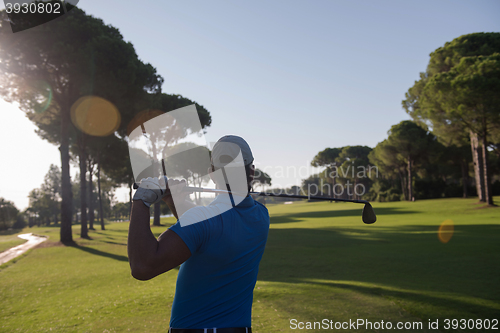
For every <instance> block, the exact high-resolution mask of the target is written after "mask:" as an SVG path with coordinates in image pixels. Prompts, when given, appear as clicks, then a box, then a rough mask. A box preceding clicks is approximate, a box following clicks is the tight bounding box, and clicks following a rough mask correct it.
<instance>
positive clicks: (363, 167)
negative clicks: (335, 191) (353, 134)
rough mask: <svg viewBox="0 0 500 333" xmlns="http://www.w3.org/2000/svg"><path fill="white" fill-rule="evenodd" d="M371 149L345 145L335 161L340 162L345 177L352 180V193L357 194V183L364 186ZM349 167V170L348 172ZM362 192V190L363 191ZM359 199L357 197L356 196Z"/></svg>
mask: <svg viewBox="0 0 500 333" xmlns="http://www.w3.org/2000/svg"><path fill="white" fill-rule="evenodd" d="M371 151H372V149H371V148H370V147H367V146H346V147H343V148H342V151H341V152H340V154H339V156H338V157H337V161H338V162H339V164H341V165H340V166H341V168H342V170H343V173H345V178H347V179H349V180H351V181H353V195H354V196H355V197H357V196H358V193H357V185H358V184H361V186H363V187H365V189H366V186H367V185H368V184H366V182H367V180H368V179H369V178H367V169H368V167H369V163H370V162H369V159H368V154H369V153H370V152H371ZM349 169H351V170H350V172H349ZM363 183H365V184H363ZM363 193H364V191H363ZM358 199H359V198H358Z"/></svg>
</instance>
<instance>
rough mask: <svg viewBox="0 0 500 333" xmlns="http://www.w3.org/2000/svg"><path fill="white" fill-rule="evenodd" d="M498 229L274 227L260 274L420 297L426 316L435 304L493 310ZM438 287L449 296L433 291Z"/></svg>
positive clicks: (497, 292) (498, 292)
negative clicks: (443, 234) (447, 233)
mask: <svg viewBox="0 0 500 333" xmlns="http://www.w3.org/2000/svg"><path fill="white" fill-rule="evenodd" d="M331 213H334V212H331ZM499 234H500V225H457V226H455V232H454V234H453V236H452V238H451V240H450V241H449V242H448V243H446V244H443V243H441V242H440V241H439V240H438V230H437V226H420V225H410V226H395V227H380V228H371V227H369V228H368V227H359V228H335V227H332V228H322V229H304V228H300V229H295V228H290V229H271V230H270V232H269V239H268V243H267V246H266V250H265V252H264V256H263V258H262V261H261V264H260V270H259V277H258V279H259V280H260V281H271V282H284V283H293V284H295V283H305V282H304V281H312V282H307V283H311V284H318V285H324V286H327V287H328V286H331V287H332V288H333V287H340V288H345V289H349V288H350V289H352V290H355V291H359V292H363V293H375V294H379V295H384V296H388V297H394V298H395V299H397V300H398V301H401V302H405V301H408V302H412V304H413V305H412V307H413V308H414V309H415V308H419V306H418V305H415V304H420V303H423V304H425V305H424V306H423V307H421V308H422V309H420V310H418V311H423V313H420V315H425V316H426V317H427V318H433V317H435V316H436V315H437V314H435V313H431V312H430V311H432V309H435V308H433V306H438V307H440V308H441V309H446V308H448V309H451V310H450V311H452V310H453V311H456V313H462V314H467V313H471V314H475V315H479V314H483V315H484V316H486V315H489V316H490V317H491V316H492V315H494V314H495V311H496V312H497V313H498V311H499V307H498V306H497V308H496V309H493V308H492V307H490V304H491V303H492V302H495V303H496V304H500V289H498V276H500V265H498V262H500V243H499V242H498V235H499ZM316 281H319V282H316ZM338 281H353V282H354V281H356V282H361V283H367V284H375V285H381V286H387V289H380V288H376V287H373V288H371V287H364V286H353V285H351V284H349V283H346V284H342V283H340V284H339V283H338ZM353 284H355V283H353ZM395 290H399V291H395ZM325 292H328V291H325ZM332 292H334V289H332ZM438 293H441V294H442V295H445V294H446V295H447V296H446V297H444V296H443V297H442V298H441V297H439V296H434V295H431V294H438ZM450 295H453V296H450ZM472 298H474V299H476V300H477V302H476V301H474V302H473V303H471V301H470V300H471V299H472ZM483 300H484V301H483ZM429 304H430V306H429ZM418 311H417V312H418ZM426 311H427V312H426ZM460 311H462V312H460Z"/></svg>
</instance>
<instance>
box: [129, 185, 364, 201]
mask: <svg viewBox="0 0 500 333" xmlns="http://www.w3.org/2000/svg"><path fill="white" fill-rule="evenodd" d="M138 187H139V185H138V184H137V183H134V189H137V188H138ZM185 189H186V191H188V192H203V193H219V194H222V193H231V192H229V191H226V190H219V189H212V188H204V187H193V186H186V188H185ZM250 194H252V195H258V196H262V197H275V198H290V199H307V200H324V201H337V202H353V203H360V204H367V203H368V201H366V200H351V199H338V198H331V197H321V196H316V195H296V194H286V193H280V194H275V193H268V192H250Z"/></svg>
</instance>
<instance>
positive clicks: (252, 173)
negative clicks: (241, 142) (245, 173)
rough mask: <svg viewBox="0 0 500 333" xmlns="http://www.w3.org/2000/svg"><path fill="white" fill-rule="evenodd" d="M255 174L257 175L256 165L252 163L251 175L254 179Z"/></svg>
mask: <svg viewBox="0 0 500 333" xmlns="http://www.w3.org/2000/svg"><path fill="white" fill-rule="evenodd" d="M253 176H255V165H253V164H252V166H251V167H250V177H252V179H253Z"/></svg>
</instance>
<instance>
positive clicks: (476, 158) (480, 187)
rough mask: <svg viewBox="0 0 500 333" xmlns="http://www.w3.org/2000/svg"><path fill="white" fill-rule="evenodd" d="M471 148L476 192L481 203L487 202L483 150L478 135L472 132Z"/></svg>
mask: <svg viewBox="0 0 500 333" xmlns="http://www.w3.org/2000/svg"><path fill="white" fill-rule="evenodd" d="M470 146H471V150H472V161H473V162H474V176H475V179H476V190H477V196H478V198H479V201H485V198H484V175H483V173H484V169H483V159H482V153H481V150H479V140H478V138H477V134H476V133H473V132H472V131H471V132H470Z"/></svg>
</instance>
